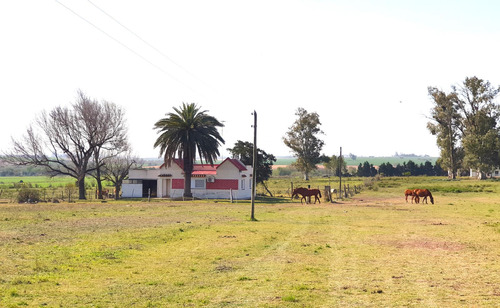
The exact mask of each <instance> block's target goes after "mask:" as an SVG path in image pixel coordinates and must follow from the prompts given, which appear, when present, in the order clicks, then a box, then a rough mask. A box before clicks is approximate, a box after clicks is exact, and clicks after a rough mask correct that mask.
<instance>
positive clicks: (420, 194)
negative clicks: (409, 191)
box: [415, 189, 434, 204]
mask: <svg viewBox="0 0 500 308" xmlns="http://www.w3.org/2000/svg"><path fill="white" fill-rule="evenodd" d="M415 196H416V197H424V199H422V203H424V201H425V203H427V197H429V199H431V203H432V204H434V198H433V197H432V194H431V192H430V191H429V190H428V189H415ZM415 202H417V201H415ZM417 203H418V202H417Z"/></svg>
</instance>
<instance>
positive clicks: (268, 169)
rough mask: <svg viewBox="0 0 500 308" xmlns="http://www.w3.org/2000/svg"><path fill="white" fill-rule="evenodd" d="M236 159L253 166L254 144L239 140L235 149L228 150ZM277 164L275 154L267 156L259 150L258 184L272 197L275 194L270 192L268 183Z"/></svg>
mask: <svg viewBox="0 0 500 308" xmlns="http://www.w3.org/2000/svg"><path fill="white" fill-rule="evenodd" d="M227 150H228V151H229V152H230V153H231V155H232V156H233V157H234V158H238V159H239V160H240V161H241V162H242V163H243V164H244V165H252V164H253V143H251V142H244V141H241V140H238V141H237V142H236V143H235V144H234V147H233V148H231V149H227ZM274 162H276V157H274V155H273V154H267V153H266V152H265V151H263V150H261V149H259V148H257V166H256V170H255V172H256V177H255V178H256V179H255V180H256V182H257V184H262V186H264V188H265V189H266V190H267V192H268V193H269V195H271V197H272V196H273V194H272V193H271V192H270V191H269V189H268V188H267V185H266V181H267V180H269V178H270V177H271V175H272V174H273V164H274Z"/></svg>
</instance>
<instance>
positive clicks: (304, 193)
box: [292, 187, 322, 204]
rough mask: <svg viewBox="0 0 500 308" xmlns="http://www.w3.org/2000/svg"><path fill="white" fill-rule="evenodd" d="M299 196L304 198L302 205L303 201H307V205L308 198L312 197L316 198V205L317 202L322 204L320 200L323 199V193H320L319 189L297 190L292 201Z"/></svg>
mask: <svg viewBox="0 0 500 308" xmlns="http://www.w3.org/2000/svg"><path fill="white" fill-rule="evenodd" d="M297 195H301V196H302V198H301V199H300V203H302V204H304V202H303V200H306V203H307V199H306V197H311V196H314V204H316V201H318V202H319V203H321V201H320V199H319V198H321V197H322V196H321V191H319V189H307V188H303V187H299V188H295V189H294V190H293V193H292V199H293V198H294V197H295V196H297ZM318 195H319V197H318Z"/></svg>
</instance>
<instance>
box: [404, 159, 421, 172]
mask: <svg viewBox="0 0 500 308" xmlns="http://www.w3.org/2000/svg"><path fill="white" fill-rule="evenodd" d="M406 172H409V173H410V175H419V174H418V173H419V172H418V166H417V165H416V164H415V162H413V161H412V160H411V159H410V160H409V161H408V162H407V163H406Z"/></svg>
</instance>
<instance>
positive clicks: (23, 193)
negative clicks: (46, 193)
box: [17, 187, 41, 203]
mask: <svg viewBox="0 0 500 308" xmlns="http://www.w3.org/2000/svg"><path fill="white" fill-rule="evenodd" d="M40 200H41V199H40V192H39V191H38V189H34V188H26V187H23V188H21V189H19V193H18V194H17V202H19V203H36V202H39V201H40Z"/></svg>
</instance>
